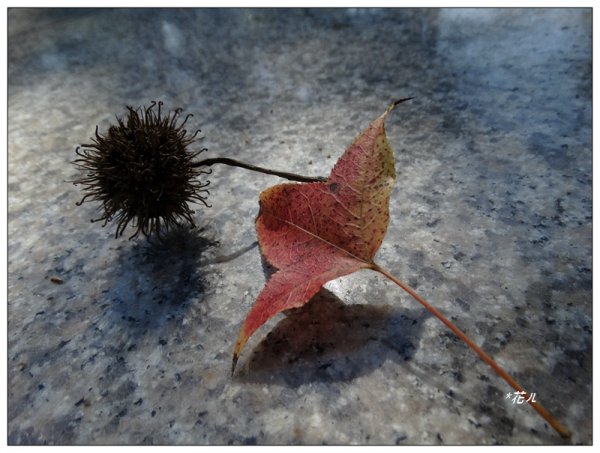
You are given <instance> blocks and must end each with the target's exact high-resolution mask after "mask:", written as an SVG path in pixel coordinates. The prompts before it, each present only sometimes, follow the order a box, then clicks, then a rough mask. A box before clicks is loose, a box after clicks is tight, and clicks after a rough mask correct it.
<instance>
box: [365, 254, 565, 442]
mask: <svg viewBox="0 0 600 453" xmlns="http://www.w3.org/2000/svg"><path fill="white" fill-rule="evenodd" d="M373 270H375V271H377V272H379V273H381V274H383V275H384V276H386V277H387V278H389V279H390V280H391V281H393V282H394V283H396V284H397V285H398V286H399V287H400V288H402V289H403V290H404V291H406V292H407V293H408V294H410V295H411V296H412V297H413V298H414V299H415V300H416V301H417V302H419V303H420V304H421V305H423V306H424V307H425V308H426V309H427V311H429V312H430V313H431V314H433V315H434V316H435V317H437V318H438V319H439V320H440V321H442V322H443V323H444V324H445V325H446V326H447V327H448V328H449V329H450V330H452V332H454V334H455V335H456V336H457V337H458V338H460V339H461V340H462V341H464V342H465V343H466V344H467V345H469V347H470V348H471V349H473V350H474V351H475V352H476V353H477V354H478V355H479V357H481V358H482V359H483V361H484V362H486V363H487V364H488V365H489V366H491V367H492V368H493V369H494V371H495V372H496V373H498V374H499V375H500V377H502V379H504V380H505V381H506V382H507V383H508V384H509V385H510V386H511V387H512V388H513V389H515V390H516V391H518V392H525V393H521V395H522V396H523V398H526V399H527V401H528V402H529V404H531V406H532V407H533V408H534V409H535V410H536V411H537V412H538V414H540V415H541V416H542V417H544V419H545V420H546V421H547V422H548V423H549V424H550V425H551V426H552V428H554V429H555V430H556V432H558V434H560V435H561V436H562V437H563V438H570V437H571V432H570V431H569V430H568V429H567V428H565V427H564V426H563V425H561V424H560V422H559V421H558V420H557V419H556V418H554V416H553V415H552V414H550V412H548V411H547V410H546V409H545V408H544V407H543V406H542V405H541V404H539V403H538V402H537V401H533V398H530V394H529V393H528V392H527V391H526V390H525V389H524V388H523V387H522V386H521V385H520V384H519V383H518V382H517V381H515V380H514V379H513V378H512V377H511V376H509V375H508V373H506V371H504V370H503V369H502V368H501V367H500V366H499V365H498V364H497V363H496V362H495V361H494V360H493V359H492V358H491V357H490V356H489V355H487V354H486V353H485V352H483V351H482V350H481V348H480V347H479V346H477V345H476V344H475V343H474V342H473V341H472V340H471V339H470V338H469V337H468V336H467V335H466V334H465V333H464V332H463V331H461V330H460V329H459V328H458V327H456V326H455V325H454V324H453V323H452V322H451V321H450V320H448V319H447V318H446V317H445V316H444V315H443V314H441V313H440V312H439V311H438V310H437V309H436V308H435V307H433V306H432V305H430V304H429V303H428V302H427V301H426V300H425V299H423V298H422V297H421V296H419V295H418V294H417V293H416V292H415V291H414V290H413V289H412V288H410V287H409V286H408V285H406V284H404V283H403V282H401V281H400V280H398V279H397V278H396V277H394V276H393V275H391V274H390V273H389V272H387V271H386V270H385V269H383V268H381V267H379V266H378V265H377V264H373Z"/></svg>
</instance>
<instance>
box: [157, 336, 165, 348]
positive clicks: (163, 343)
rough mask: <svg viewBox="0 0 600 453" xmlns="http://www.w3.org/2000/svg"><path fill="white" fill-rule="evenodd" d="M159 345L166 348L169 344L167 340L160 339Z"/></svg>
mask: <svg viewBox="0 0 600 453" xmlns="http://www.w3.org/2000/svg"><path fill="white" fill-rule="evenodd" d="M158 344H159V345H161V346H164V345H166V344H167V340H165V339H164V338H160V339H159V340H158Z"/></svg>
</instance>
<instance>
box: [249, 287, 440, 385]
mask: <svg viewBox="0 0 600 453" xmlns="http://www.w3.org/2000/svg"><path fill="white" fill-rule="evenodd" d="M286 315H287V317H286V318H285V319H283V320H282V321H280V322H279V323H278V324H277V325H276V326H275V327H274V328H273V329H272V330H271V331H270V333H269V334H268V335H267V336H266V338H265V339H264V340H262V341H261V342H260V343H259V344H258V346H257V347H256V348H255V349H254V350H253V351H252V353H251V355H250V357H249V359H248V360H247V361H246V362H244V363H242V364H241V365H242V366H241V367H240V368H239V369H238V372H237V376H238V378H239V379H240V380H242V381H247V382H263V383H264V382H269V383H280V384H284V385H287V386H290V387H297V386H299V385H302V384H304V383H307V382H312V381H325V382H327V381H349V380H352V379H355V378H356V377H358V376H360V375H364V374H367V373H370V372H372V371H373V370H374V369H377V368H379V367H380V366H381V365H382V364H383V363H384V362H385V361H386V360H394V361H396V362H405V361H408V360H410V359H411V358H412V357H413V355H414V353H415V351H416V346H415V342H414V339H415V338H417V337H418V336H419V332H420V330H421V328H422V323H423V320H424V319H425V318H426V317H427V316H428V315H427V314H424V313H423V311H422V310H415V311H411V310H406V309H398V308H395V307H391V306H376V305H346V304H344V303H343V302H342V301H341V300H340V299H339V298H338V297H337V296H336V295H335V294H333V293H332V292H330V291H328V290H326V289H321V291H320V292H319V293H317V295H315V296H314V297H313V298H312V299H311V300H310V301H309V302H308V303H307V304H306V305H304V306H303V307H301V308H298V309H293V310H290V311H288V312H287V313H286Z"/></svg>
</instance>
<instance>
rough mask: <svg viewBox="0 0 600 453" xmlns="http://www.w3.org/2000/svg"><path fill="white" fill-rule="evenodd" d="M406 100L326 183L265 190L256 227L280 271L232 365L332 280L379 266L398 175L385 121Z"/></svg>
mask: <svg viewBox="0 0 600 453" xmlns="http://www.w3.org/2000/svg"><path fill="white" fill-rule="evenodd" d="M405 100H407V99H402V100H400V101H396V102H395V103H393V104H392V105H390V107H389V108H388V109H387V110H386V111H385V112H384V113H383V114H382V115H381V116H380V117H379V118H377V119H376V120H375V121H373V122H372V123H371V124H370V125H369V127H368V128H367V129H366V130H365V131H363V132H362V133H361V134H360V135H359V136H358V137H357V138H356V139H355V140H354V142H352V144H351V145H350V146H349V147H348V149H347V150H346V152H345V153H344V154H343V156H342V157H341V158H340V159H339V160H338V162H337V163H336V165H335V166H334V168H333V170H332V171H331V175H330V176H329V178H328V179H327V181H326V182H317V183H305V184H280V185H277V186H274V187H271V188H269V189H267V190H265V191H264V192H263V193H261V195H260V213H259V215H258V218H257V219H256V231H257V234H258V240H259V243H260V247H261V250H262V253H263V255H264V256H265V257H266V259H267V260H268V261H269V262H270V263H271V264H272V265H273V266H275V267H276V268H277V269H278V271H277V272H276V273H275V274H274V275H273V276H272V277H271V278H270V279H269V281H268V282H267V284H266V286H265V287H264V288H263V290H262V291H261V293H260V294H259V296H258V298H257V300H256V303H255V304H254V306H253V307H252V309H251V310H250V313H249V314H248V316H247V317H246V320H245V321H244V324H243V326H242V329H241V331H240V334H239V336H238V339H237V343H236V347H235V352H234V359H233V367H235V363H236V362H237V358H238V357H239V354H240V352H241V350H242V348H243V347H244V345H245V343H246V341H247V340H248V338H249V337H250V336H251V335H252V334H253V333H254V332H255V331H256V330H257V329H258V328H259V327H260V326H262V325H263V324H264V323H265V322H267V321H268V320H269V319H270V318H271V317H273V316H274V315H276V314H277V313H280V312H281V311H283V310H287V309H289V308H294V307H300V306H302V305H304V304H305V303H306V302H308V301H309V299H310V298H311V297H312V296H313V295H315V294H316V293H317V292H318V291H319V289H320V288H321V287H322V286H323V285H324V284H325V283H327V282H328V281H330V280H333V279H335V278H338V277H341V276H343V275H348V274H351V273H352V272H355V271H357V270H359V269H365V268H372V267H373V266H374V264H373V257H374V256H375V253H376V252H377V250H378V249H379V246H380V245H381V242H382V241H383V238H384V236H385V233H386V230H387V225H388V220H389V211H388V205H389V198H390V193H391V191H392V187H393V184H394V180H395V178H396V171H395V169H394V155H393V152H392V149H391V148H390V145H389V143H388V141H387V138H386V135H385V129H384V122H385V118H386V116H387V115H388V113H389V112H390V111H391V110H392V109H393V108H394V107H395V106H396V105H398V104H399V103H400V102H402V101H405Z"/></svg>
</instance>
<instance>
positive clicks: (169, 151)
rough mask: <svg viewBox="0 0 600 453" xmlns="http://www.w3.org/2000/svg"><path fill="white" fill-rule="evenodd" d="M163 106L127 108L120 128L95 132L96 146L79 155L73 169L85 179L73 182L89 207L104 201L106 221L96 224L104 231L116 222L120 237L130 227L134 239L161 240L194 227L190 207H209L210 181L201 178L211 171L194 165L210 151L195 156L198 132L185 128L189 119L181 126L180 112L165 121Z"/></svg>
mask: <svg viewBox="0 0 600 453" xmlns="http://www.w3.org/2000/svg"><path fill="white" fill-rule="evenodd" d="M161 107H162V102H159V103H158V105H157V103H156V102H152V104H151V105H150V106H149V107H143V108H138V109H133V108H132V107H127V110H128V113H127V117H126V118H125V119H121V118H118V117H117V124H116V125H112V126H110V127H109V129H108V131H107V133H106V134H105V135H102V134H99V133H98V127H96V133H95V137H93V138H91V140H92V143H91V144H87V145H81V146H80V147H78V148H77V149H76V150H75V151H76V153H77V155H78V156H79V158H78V159H76V160H75V161H74V162H73V163H74V164H75V165H76V166H77V167H78V168H79V169H80V170H81V171H82V173H83V176H82V177H81V178H79V179H77V180H75V181H74V183H75V184H76V185H82V186H83V188H82V191H83V192H84V196H83V198H82V199H81V201H80V202H79V203H77V204H78V205H81V204H82V203H83V202H84V201H99V202H100V203H101V206H100V210H101V212H102V215H101V216H100V217H99V218H97V219H92V222H95V221H104V224H103V226H105V225H106V224H107V223H108V222H111V221H112V220H114V221H115V222H117V231H116V233H115V236H116V237H119V236H121V235H122V234H123V232H124V231H125V228H126V227H127V225H128V224H129V223H130V222H131V224H132V226H133V227H134V228H135V231H134V233H133V235H132V236H131V237H130V239H131V238H133V237H136V236H137V235H138V234H139V233H142V234H143V235H145V236H146V237H148V236H150V235H151V234H153V233H157V234H158V235H160V234H161V233H163V232H164V231H166V230H168V229H169V228H171V227H173V226H175V225H177V224H179V223H180V222H181V221H182V220H183V221H187V222H188V223H190V224H191V225H192V226H194V220H193V214H194V211H193V210H192V209H191V208H190V206H189V205H190V203H191V202H201V203H203V204H204V205H205V206H207V207H210V205H209V204H208V203H207V202H206V198H207V196H208V194H209V192H208V190H207V189H206V187H207V186H208V185H209V181H202V180H201V179H200V178H201V176H202V175H207V174H210V169H202V167H201V166H198V165H195V160H194V159H195V158H196V157H197V156H198V154H200V153H201V152H203V151H206V148H203V149H200V150H197V151H191V150H189V149H188V146H189V145H191V144H192V143H194V142H196V141H198V140H201V138H196V137H197V135H198V133H199V132H200V131H199V130H197V131H196V132H195V133H193V134H188V132H187V130H186V129H184V126H185V123H186V122H187V120H188V119H189V118H190V117H191V116H192V115H191V114H188V115H187V116H186V117H185V119H184V120H183V121H181V122H180V123H179V124H178V121H179V115H180V114H181V111H182V110H181V109H175V110H174V111H172V112H169V113H168V114H166V115H164V114H162V112H161Z"/></svg>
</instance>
